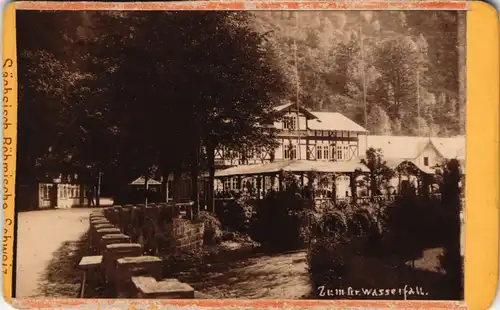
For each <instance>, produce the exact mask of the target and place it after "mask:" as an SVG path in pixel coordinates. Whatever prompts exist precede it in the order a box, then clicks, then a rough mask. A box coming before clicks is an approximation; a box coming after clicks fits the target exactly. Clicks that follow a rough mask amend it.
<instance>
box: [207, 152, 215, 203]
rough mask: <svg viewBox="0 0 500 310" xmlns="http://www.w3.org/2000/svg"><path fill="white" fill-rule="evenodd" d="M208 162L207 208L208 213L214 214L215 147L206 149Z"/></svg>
mask: <svg viewBox="0 0 500 310" xmlns="http://www.w3.org/2000/svg"><path fill="white" fill-rule="evenodd" d="M207 161H208V186H207V193H206V197H207V202H206V203H207V208H208V211H209V212H215V201H214V183H215V147H214V146H213V145H212V144H209V145H208V147H207Z"/></svg>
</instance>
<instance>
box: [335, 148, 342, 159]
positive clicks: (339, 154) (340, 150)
mask: <svg viewBox="0 0 500 310" xmlns="http://www.w3.org/2000/svg"><path fill="white" fill-rule="evenodd" d="M336 151H337V159H338V160H342V159H344V152H343V150H342V147H341V146H338V147H337V149H336Z"/></svg>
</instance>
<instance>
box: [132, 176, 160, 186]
mask: <svg viewBox="0 0 500 310" xmlns="http://www.w3.org/2000/svg"><path fill="white" fill-rule="evenodd" d="M129 185H144V177H138V178H137V179H135V180H134V181H132V182H130V183H129ZM148 185H161V183H160V182H158V181H156V180H153V179H148Z"/></svg>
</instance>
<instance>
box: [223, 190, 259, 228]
mask: <svg viewBox="0 0 500 310" xmlns="http://www.w3.org/2000/svg"><path fill="white" fill-rule="evenodd" d="M254 209H255V199H254V198H253V197H251V196H249V195H241V196H240V197H238V198H236V199H228V200H218V201H217V202H216V206H215V213H216V215H217V218H219V220H220V222H221V224H222V227H223V228H224V229H226V230H231V231H238V232H241V233H248V232H249V231H250V227H251V220H252V217H253V213H254Z"/></svg>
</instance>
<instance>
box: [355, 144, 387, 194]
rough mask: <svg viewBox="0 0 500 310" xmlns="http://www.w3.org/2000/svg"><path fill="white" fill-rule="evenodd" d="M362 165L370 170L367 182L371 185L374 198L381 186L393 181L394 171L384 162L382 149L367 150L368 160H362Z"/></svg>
mask: <svg viewBox="0 0 500 310" xmlns="http://www.w3.org/2000/svg"><path fill="white" fill-rule="evenodd" d="M361 163H362V164H363V165H365V166H366V167H367V168H368V169H369V170H370V173H369V176H368V181H367V182H369V184H370V191H371V197H374V196H375V195H377V192H378V191H379V189H380V188H381V186H382V185H384V184H385V183H387V182H389V181H390V180H391V178H392V177H393V176H394V171H393V170H392V169H390V168H389V167H388V166H387V162H386V161H384V160H383V153H382V150H381V149H374V148H369V149H368V150H366V158H363V159H361Z"/></svg>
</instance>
